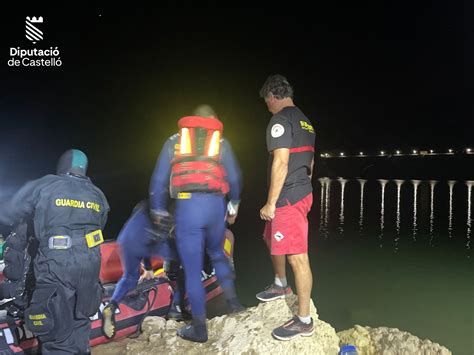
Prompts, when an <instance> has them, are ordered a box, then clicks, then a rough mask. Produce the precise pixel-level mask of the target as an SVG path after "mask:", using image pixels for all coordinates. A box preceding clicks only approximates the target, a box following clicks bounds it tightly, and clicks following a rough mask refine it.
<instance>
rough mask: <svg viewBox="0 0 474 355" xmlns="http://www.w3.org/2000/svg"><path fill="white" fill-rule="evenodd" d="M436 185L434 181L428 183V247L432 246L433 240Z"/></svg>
mask: <svg viewBox="0 0 474 355" xmlns="http://www.w3.org/2000/svg"><path fill="white" fill-rule="evenodd" d="M437 183H438V181H436V180H431V181H430V187H431V197H430V245H431V246H433V239H434V233H433V231H434V190H435V186H436V184H437Z"/></svg>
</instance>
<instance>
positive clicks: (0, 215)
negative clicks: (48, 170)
mask: <svg viewBox="0 0 474 355" xmlns="http://www.w3.org/2000/svg"><path fill="white" fill-rule="evenodd" d="M51 182H52V181H51V178H49V176H45V177H43V178H41V179H38V180H34V181H30V182H28V183H26V184H25V185H24V186H23V187H22V188H20V190H18V192H17V193H16V194H15V195H13V197H12V198H11V199H10V200H9V201H7V202H5V203H4V204H2V206H1V207H0V223H1V224H5V225H13V224H15V223H18V222H20V221H22V220H24V219H25V218H26V217H28V216H31V215H32V214H33V212H34V211H35V208H36V205H37V203H38V201H39V198H40V193H41V189H42V188H43V187H44V186H46V185H48V184H49V183H51Z"/></svg>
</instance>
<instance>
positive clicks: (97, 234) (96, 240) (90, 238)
mask: <svg viewBox="0 0 474 355" xmlns="http://www.w3.org/2000/svg"><path fill="white" fill-rule="evenodd" d="M86 241H87V246H88V247H89V248H93V247H95V246H97V245H99V244H102V243H103V242H104V236H103V235H102V231H101V230H100V229H97V230H95V231H93V232H90V233H88V234H86Z"/></svg>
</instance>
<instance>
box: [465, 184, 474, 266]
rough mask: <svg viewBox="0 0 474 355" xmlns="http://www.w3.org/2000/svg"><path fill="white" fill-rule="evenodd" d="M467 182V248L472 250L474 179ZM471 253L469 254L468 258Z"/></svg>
mask: <svg viewBox="0 0 474 355" xmlns="http://www.w3.org/2000/svg"><path fill="white" fill-rule="evenodd" d="M466 184H467V222H466V226H467V230H466V237H467V243H466V248H467V249H468V250H469V251H470V249H471V223H472V220H471V190H472V185H474V181H466ZM470 256H471V255H470V254H468V256H467V257H468V258H469V257H470Z"/></svg>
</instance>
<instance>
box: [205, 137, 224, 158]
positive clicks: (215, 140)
mask: <svg viewBox="0 0 474 355" xmlns="http://www.w3.org/2000/svg"><path fill="white" fill-rule="evenodd" d="M220 141H221V133H220V132H219V131H214V132H213V133H212V137H211V143H210V144H209V151H208V152H207V155H208V156H210V157H213V156H215V155H217V154H219V145H220Z"/></svg>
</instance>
